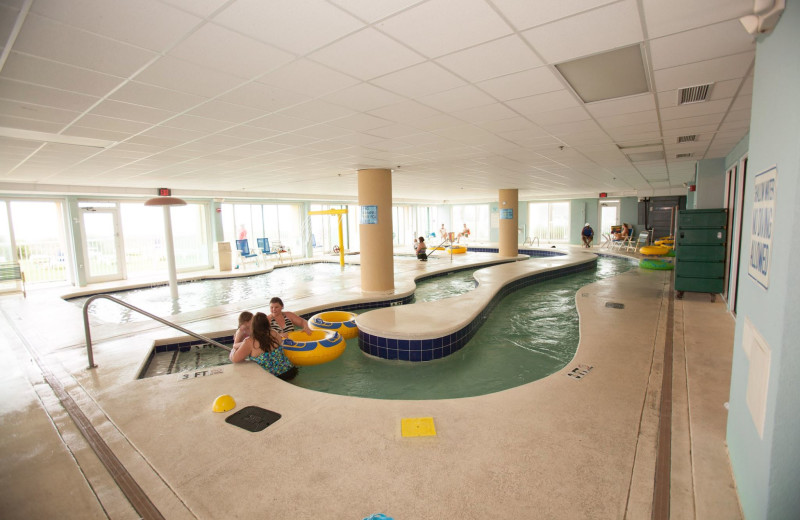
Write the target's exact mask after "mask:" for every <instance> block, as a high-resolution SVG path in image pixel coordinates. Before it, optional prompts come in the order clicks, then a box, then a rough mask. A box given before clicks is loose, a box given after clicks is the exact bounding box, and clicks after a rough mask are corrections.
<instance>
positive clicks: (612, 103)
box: [586, 93, 656, 118]
mask: <svg viewBox="0 0 800 520" xmlns="http://www.w3.org/2000/svg"><path fill="white" fill-rule="evenodd" d="M655 108H656V105H655V98H654V95H653V94H651V93H647V94H642V95H640V96H628V97H624V98H621V99H609V100H607V101H598V102H596V103H589V104H587V105H586V110H588V111H589V113H590V114H592V115H593V116H594V117H597V118H602V117H609V116H615V115H619V114H629V113H632V112H643V111H645V110H655Z"/></svg>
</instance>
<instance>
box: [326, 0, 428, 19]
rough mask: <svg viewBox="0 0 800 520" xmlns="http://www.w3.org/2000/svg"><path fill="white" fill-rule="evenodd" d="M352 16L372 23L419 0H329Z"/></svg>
mask: <svg viewBox="0 0 800 520" xmlns="http://www.w3.org/2000/svg"><path fill="white" fill-rule="evenodd" d="M331 2H332V3H334V4H336V5H338V6H339V7H341V8H342V9H344V10H346V11H347V12H349V13H350V14H352V15H353V16H355V17H357V18H360V19H362V20H364V21H366V22H369V23H372V22H376V21H378V20H380V19H381V18H386V17H387V16H389V15H392V14H394V13H397V12H399V11H402V10H403V9H405V8H407V7H409V6H411V5H414V4H417V3H419V0H392V1H391V2H375V1H374V0H331Z"/></svg>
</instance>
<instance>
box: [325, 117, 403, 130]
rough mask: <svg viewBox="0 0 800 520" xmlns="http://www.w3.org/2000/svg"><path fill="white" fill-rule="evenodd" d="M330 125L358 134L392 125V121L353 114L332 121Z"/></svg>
mask: <svg viewBox="0 0 800 520" xmlns="http://www.w3.org/2000/svg"><path fill="white" fill-rule="evenodd" d="M330 124H332V125H333V126H337V127H339V128H346V129H348V130H353V131H356V132H366V131H367V130H372V129H373V128H379V127H382V126H387V125H389V124H391V121H387V120H386V119H382V118H380V117H375V116H371V115H369V114H353V115H352V116H348V117H344V118H342V119H337V120H336V121H332V122H331V123H330Z"/></svg>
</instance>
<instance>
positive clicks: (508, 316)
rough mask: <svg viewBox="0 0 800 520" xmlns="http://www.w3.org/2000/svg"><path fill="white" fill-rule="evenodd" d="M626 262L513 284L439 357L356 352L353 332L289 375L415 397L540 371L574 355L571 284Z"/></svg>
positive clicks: (306, 382)
mask: <svg viewBox="0 0 800 520" xmlns="http://www.w3.org/2000/svg"><path fill="white" fill-rule="evenodd" d="M634 268H636V263H634V262H631V261H630V260H628V259H618V258H613V257H600V258H599V259H598V261H597V269H596V270H594V271H584V272H580V273H576V274H572V275H567V276H563V277H560V278H555V279H553V280H548V281H545V282H542V283H538V284H534V285H531V286H529V287H526V288H524V289H520V290H519V291H515V292H513V293H511V294H510V295H509V296H507V297H506V298H504V299H503V300H502V301H501V302H500V303H499V304H498V305H497V306H496V307H495V308H494V310H492V313H491V314H490V316H489V318H488V319H487V320H486V322H485V323H484V324H483V326H482V327H481V328H480V329H479V330H478V332H477V333H476V334H475V336H474V337H473V338H472V340H470V341H469V343H467V345H466V346H465V347H464V348H462V349H461V350H459V351H458V352H456V353H455V354H452V355H450V356H447V357H446V358H443V359H439V360H435V361H430V362H424V363H409V362H406V361H390V360H384V359H378V358H374V357H372V356H367V355H365V354H363V353H362V352H361V350H360V349H359V348H358V339H357V338H356V339H352V340H349V341H348V342H347V348H346V349H345V351H344V353H343V354H342V355H341V356H340V357H339V358H338V359H336V360H334V361H331V362H330V363H325V364H323V365H317V366H311V367H301V368H300V373H299V374H298V376H297V377H296V378H295V379H294V380H292V383H293V384H295V385H297V386H301V387H303V388H308V389H311V390H318V391H320V392H327V393H331V394H339V395H350V396H358V397H372V398H376V399H420V400H423V399H449V398H456V397H471V396H476V395H484V394H489V393H492V392H498V391H500V390H506V389H508V388H514V387H516V386H520V385H523V384H526V383H530V382H532V381H536V380H538V379H542V378H544V377H546V376H548V375H550V374H552V373H554V372H557V371H558V370H561V369H562V368H563V367H564V366H566V365H567V363H569V361H570V360H571V359H572V358H573V357H574V356H575V352H576V350H577V348H578V340H579V339H580V335H579V330H578V312H577V310H576V308H575V293H576V292H577V291H578V289H580V288H581V287H583V286H584V285H587V284H590V283H593V282H595V281H597V280H601V279H604V278H608V277H610V276H615V275H618V274H621V273H624V272H626V271H629V270H630V269H634ZM462 274H463V275H466V273H454V279H455V280H456V281H457V283H460V282H461V281H462V280H463V278H462ZM470 276H471V274H470ZM443 279H444V280H446V279H447V277H436V278H432V279H430V280H427V281H422V282H420V285H421V286H427V285H428V284H430V285H433V286H434V287H435V286H436V284H440V283H441V282H442V280H443ZM426 289H427V287H426ZM423 292H424V291H423ZM433 292H436V293H443V292H446V290H442V288H441V287H439V288H438V289H436V290H434V291H433Z"/></svg>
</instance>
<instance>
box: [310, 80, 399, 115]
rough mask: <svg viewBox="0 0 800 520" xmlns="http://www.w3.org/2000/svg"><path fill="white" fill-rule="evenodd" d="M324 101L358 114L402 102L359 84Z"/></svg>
mask: <svg viewBox="0 0 800 520" xmlns="http://www.w3.org/2000/svg"><path fill="white" fill-rule="evenodd" d="M323 99H324V100H325V101H330V102H331V103H336V104H337V105H342V106H345V107H347V108H351V109H353V110H356V111H359V112H368V111H370V110H374V109H376V108H380V107H384V106H387V105H394V104H396V103H399V102H400V101H402V100H403V98H401V97H400V96H398V95H397V94H393V93H391V92H388V91H386V90H384V89H382V88H378V87H375V86H373V85H370V84H369V83H359V84H357V85H354V86H352V87H349V88H345V89H342V90H340V91H338V92H334V93H332V94H328V95H327V96H325V97H324V98H323Z"/></svg>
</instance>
